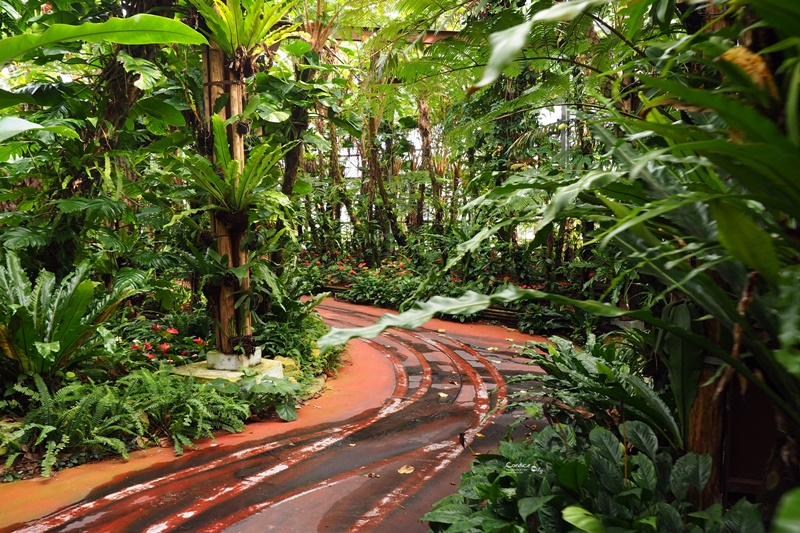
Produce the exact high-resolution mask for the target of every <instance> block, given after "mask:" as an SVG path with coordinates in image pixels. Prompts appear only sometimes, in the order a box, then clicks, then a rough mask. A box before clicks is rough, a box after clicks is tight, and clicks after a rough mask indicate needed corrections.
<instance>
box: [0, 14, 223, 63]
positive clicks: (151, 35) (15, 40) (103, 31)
mask: <svg viewBox="0 0 800 533" xmlns="http://www.w3.org/2000/svg"><path fill="white" fill-rule="evenodd" d="M70 41H86V42H90V43H97V42H111V43H118V44H129V45H135V44H171V43H180V44H206V43H207V42H208V41H206V38H205V37H203V36H202V35H200V34H199V33H197V32H196V31H194V30H193V29H191V28H190V27H189V26H187V25H185V24H183V23H182V22H180V21H177V20H174V19H169V18H166V17H160V16H157V15H147V14H142V15H135V16H133V17H130V18H112V19H110V20H108V21H106V22H100V23H97V22H86V23H84V24H80V25H78V26H70V25H67V24H53V25H52V26H50V27H49V28H47V30H45V31H44V33H39V34H36V33H26V34H23V35H17V36H14V37H7V38H5V39H2V40H0V65H5V64H6V63H7V62H9V61H10V60H12V59H14V58H15V57H18V56H20V55H23V54H25V53H27V52H30V51H31V50H35V49H37V48H41V47H43V46H48V45H52V44H55V43H60V42H70Z"/></svg>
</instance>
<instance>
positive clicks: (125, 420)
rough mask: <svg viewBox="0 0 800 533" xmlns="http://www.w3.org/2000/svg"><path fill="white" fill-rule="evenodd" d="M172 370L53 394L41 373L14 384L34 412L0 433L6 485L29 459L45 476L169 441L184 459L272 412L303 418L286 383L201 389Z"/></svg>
mask: <svg viewBox="0 0 800 533" xmlns="http://www.w3.org/2000/svg"><path fill="white" fill-rule="evenodd" d="M170 369H171V366H163V365H162V366H161V367H160V368H159V369H157V370H151V369H148V368H139V369H136V370H134V371H132V372H131V373H130V374H128V375H126V376H124V377H122V378H120V379H118V380H117V381H112V382H106V383H94V382H92V381H88V380H87V381H79V380H77V379H76V378H75V377H73V378H72V381H71V382H70V383H68V384H67V385H65V386H63V387H61V388H58V389H57V390H55V391H52V392H51V390H50V389H49V388H48V385H47V383H46V382H45V381H44V379H43V378H42V377H41V376H40V375H38V374H34V375H33V376H29V377H27V378H25V379H23V380H21V381H20V382H18V383H16V384H15V385H14V387H13V388H14V390H15V392H16V394H17V396H22V397H24V398H26V400H27V403H28V408H27V414H26V416H25V417H24V418H22V419H21V420H19V421H18V423H16V424H11V425H9V426H4V429H3V431H0V456H4V457H5V467H4V471H5V475H4V477H5V479H6V480H13V479H14V477H15V475H16V474H15V472H17V470H18V469H19V468H20V466H19V465H20V462H21V461H23V460H25V461H27V462H28V464H30V462H31V461H33V462H36V463H38V472H40V473H41V475H43V476H45V477H47V476H50V474H51V472H52V471H53V469H54V468H55V469H57V468H60V467H61V466H69V465H72V464H77V462H80V460H81V458H87V457H89V458H101V457H103V456H108V455H121V456H123V457H125V458H127V457H128V454H129V452H130V451H131V450H135V449H140V448H146V447H147V446H152V445H156V446H162V445H165V444H167V443H171V444H172V446H173V448H174V450H175V453H176V454H178V455H181V454H182V453H183V451H184V448H185V447H196V445H195V444H194V441H196V440H198V439H203V438H212V439H213V438H214V432H215V431H217V430H224V431H228V432H231V433H237V432H240V431H242V430H243V429H244V424H245V422H246V421H248V420H250V419H253V418H254V417H256V418H263V417H265V416H267V415H269V414H270V413H273V412H274V413H276V414H277V415H278V416H279V417H280V418H281V419H282V420H287V421H289V420H294V419H295V418H297V413H296V411H295V403H296V402H297V399H298V397H299V396H300V394H301V393H302V391H303V386H302V385H301V384H298V383H297V382H293V381H291V380H289V379H287V378H280V379H277V378H276V379H270V378H263V379H258V378H257V376H255V375H254V374H249V375H246V376H245V377H244V378H243V379H242V381H241V382H240V383H238V384H237V383H232V382H229V381H225V380H216V381H212V382H208V383H201V382H198V381H196V380H194V379H193V378H186V377H183V376H177V375H174V374H172V373H171V372H170ZM14 401H15V400H8V399H7V400H2V401H0V406H2V407H3V408H8V409H11V408H15V409H16V408H18V407H19V405H16V406H13V405H11V403H13V402H14ZM4 422H5V421H4ZM7 428H8V429H7ZM71 457H72V458H77V459H74V460H73V459H70V458H71ZM28 470H30V468H28Z"/></svg>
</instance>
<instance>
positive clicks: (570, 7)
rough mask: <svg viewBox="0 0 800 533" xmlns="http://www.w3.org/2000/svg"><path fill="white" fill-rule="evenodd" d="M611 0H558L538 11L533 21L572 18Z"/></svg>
mask: <svg viewBox="0 0 800 533" xmlns="http://www.w3.org/2000/svg"><path fill="white" fill-rule="evenodd" d="M609 2H611V0H574V1H567V2H560V3H558V4H556V5H554V6H553V7H551V8H549V9H545V10H543V11H539V12H538V13H536V14H535V15H534V16H533V20H534V21H557V20H572V19H574V18H575V17H577V16H578V15H580V14H581V13H583V12H584V11H586V10H587V9H589V8H590V7H592V6H597V5H600V4H608V3H609Z"/></svg>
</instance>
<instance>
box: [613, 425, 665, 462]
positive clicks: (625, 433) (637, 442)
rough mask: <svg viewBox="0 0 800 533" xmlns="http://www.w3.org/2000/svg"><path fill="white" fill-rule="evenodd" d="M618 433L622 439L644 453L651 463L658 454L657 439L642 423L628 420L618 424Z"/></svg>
mask: <svg viewBox="0 0 800 533" xmlns="http://www.w3.org/2000/svg"><path fill="white" fill-rule="evenodd" d="M619 432H620V434H621V435H622V437H623V438H624V439H626V440H627V441H628V442H630V443H631V444H633V445H634V446H635V447H636V449H638V450H639V451H642V452H644V453H645V454H647V456H648V457H649V458H650V459H652V460H653V461H655V460H656V455H657V454H658V438H657V437H656V434H655V432H654V431H653V430H652V429H650V427H649V426H648V425H647V424H645V423H644V422H639V421H638V420H629V421H627V422H625V423H624V424H620V426H619Z"/></svg>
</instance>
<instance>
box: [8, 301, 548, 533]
mask: <svg viewBox="0 0 800 533" xmlns="http://www.w3.org/2000/svg"><path fill="white" fill-rule="evenodd" d="M317 309H318V310H319V312H320V313H321V314H322V316H323V317H324V319H325V321H326V322H327V323H329V324H331V325H334V326H340V327H352V326H361V325H367V324H370V323H372V322H374V321H375V319H376V318H377V317H378V316H380V315H381V314H383V313H384V312H385V310H382V309H376V308H371V307H366V306H357V305H352V304H347V303H343V302H338V301H335V300H332V299H328V300H326V301H325V302H323V303H322V304H321V305H320V306H319V307H318V308H317ZM531 339H533V337H531V336H528V335H523V334H520V333H518V332H516V331H513V330H509V329H506V328H502V327H498V326H489V325H482V324H459V323H453V322H445V321H441V320H432V321H430V322H429V323H428V324H426V325H425V327H423V328H419V329H417V330H414V331H405V330H390V331H387V332H385V333H384V334H383V335H381V336H380V337H378V338H376V339H374V340H355V341H352V342H351V348H350V350H349V355H348V357H347V358H346V361H347V362H346V364H345V366H344V367H343V368H342V369H341V370H340V372H339V375H338V376H337V377H336V378H335V379H332V380H329V381H328V390H326V391H325V393H324V394H323V395H322V396H321V397H319V398H316V399H312V400H309V401H307V402H306V403H305V405H304V407H303V408H302V409H301V410H300V417H299V418H298V420H296V421H294V422H291V423H281V422H265V423H259V424H252V425H249V426H248V427H247V428H246V430H245V432H244V433H241V434H235V435H221V436H220V437H218V438H217V439H216V441H215V442H212V441H204V442H201V443H200V445H199V449H198V450H187V453H186V454H185V455H184V456H183V457H179V458H176V457H174V455H173V453H172V450H171V449H163V448H155V449H153V448H151V449H149V450H147V451H145V452H137V453H135V454H133V457H132V458H131V460H130V461H127V462H124V461H121V460H113V461H104V462H102V463H97V464H91V465H84V466H81V467H77V468H74V469H70V470H67V471H62V472H59V473H58V474H56V475H55V476H54V478H53V479H50V480H29V481H22V482H17V483H12V484H5V485H0V502H2V504H0V531H24V532H39V531H91V532H114V533H119V532H131V533H133V532H135V533H142V532H151V533H155V532H161V531H191V532H197V531H203V532H216V531H219V532H248V531H253V532H256V531H257V532H261V531H280V532H291V531H298V532H312V531H332V532H344V531H370V532H371V531H403V532H413V531H425V530H426V529H427V528H426V527H425V525H424V524H422V523H421V522H420V521H419V518H420V517H421V516H422V515H423V514H424V513H425V512H427V511H428V510H429V509H430V505H431V503H433V502H434V501H437V500H438V499H440V498H442V497H444V496H446V495H447V494H450V493H452V492H453V491H454V490H455V487H454V486H453V485H455V484H456V483H457V482H458V480H459V479H460V473H461V472H462V471H464V470H465V469H467V468H468V466H469V463H470V461H471V453H470V452H486V451H489V450H491V449H493V448H494V447H495V446H496V443H497V441H498V440H499V439H500V438H501V437H502V436H503V435H504V433H505V431H506V424H505V423H501V422H500V421H498V420H497V418H498V416H499V417H508V416H509V415H497V414H495V413H494V412H493V410H492V409H493V407H495V406H496V405H497V404H498V402H504V401H505V394H506V386H505V380H504V376H507V375H508V374H512V373H519V372H531V371H533V370H535V367H531V366H529V365H526V364H524V360H522V359H520V358H517V357H515V356H516V353H515V351H514V350H513V349H512V348H511V345H512V344H523V343H524V342H525V341H527V340H531ZM538 340H541V339H538ZM502 422H506V420H503V421H502ZM402 467H413V472H411V473H406V474H401V473H399V472H398V470H400V469H401V468H402ZM408 470H410V469H408Z"/></svg>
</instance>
